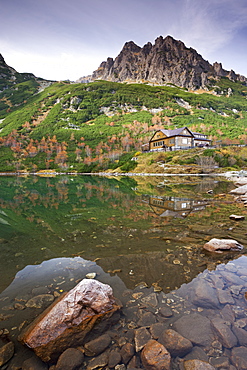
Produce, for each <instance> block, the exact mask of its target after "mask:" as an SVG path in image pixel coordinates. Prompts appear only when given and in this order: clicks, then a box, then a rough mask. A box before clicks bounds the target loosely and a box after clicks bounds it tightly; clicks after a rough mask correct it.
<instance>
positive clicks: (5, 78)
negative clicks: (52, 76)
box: [0, 54, 49, 93]
mask: <svg viewBox="0 0 247 370" xmlns="http://www.w3.org/2000/svg"><path fill="white" fill-rule="evenodd" d="M28 80H36V81H37V82H38V83H40V84H41V85H42V84H44V82H46V80H43V79H42V78H38V77H35V76H34V74H32V73H19V72H17V71H16V70H15V69H14V68H12V67H10V66H9V65H8V64H7V63H6V62H5V60H4V58H3V56H2V55H1V54H0V93H1V92H3V91H4V90H6V89H8V88H13V87H14V85H16V84H18V83H22V82H25V81H28ZM48 82H49V81H48Z"/></svg>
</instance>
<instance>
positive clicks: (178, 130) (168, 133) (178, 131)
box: [160, 127, 193, 137]
mask: <svg viewBox="0 0 247 370" xmlns="http://www.w3.org/2000/svg"><path fill="white" fill-rule="evenodd" d="M185 129H186V130H188V131H189V133H190V134H191V136H193V132H191V131H190V130H189V129H188V127H181V128H176V129H175V130H163V129H161V130H160V131H161V132H163V134H164V135H166V136H167V137H172V136H177V135H180V134H181V133H182V132H183V130H185ZM183 135H184V134H183Z"/></svg>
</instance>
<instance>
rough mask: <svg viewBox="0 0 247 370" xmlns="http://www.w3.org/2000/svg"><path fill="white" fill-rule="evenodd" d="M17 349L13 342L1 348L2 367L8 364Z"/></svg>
mask: <svg viewBox="0 0 247 370" xmlns="http://www.w3.org/2000/svg"><path fill="white" fill-rule="evenodd" d="M14 351H15V347H14V343H13V342H9V343H7V344H5V345H3V346H2V347H1V348H0V366H2V365H4V364H6V362H8V361H9V360H10V359H11V357H12V356H13V355H14Z"/></svg>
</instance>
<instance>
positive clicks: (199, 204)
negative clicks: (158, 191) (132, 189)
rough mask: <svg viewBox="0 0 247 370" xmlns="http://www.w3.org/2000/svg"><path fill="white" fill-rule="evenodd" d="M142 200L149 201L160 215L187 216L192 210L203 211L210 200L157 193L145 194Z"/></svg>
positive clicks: (154, 210)
mask: <svg viewBox="0 0 247 370" xmlns="http://www.w3.org/2000/svg"><path fill="white" fill-rule="evenodd" d="M142 200H143V201H144V202H146V203H148V204H149V205H150V208H151V209H152V210H153V212H154V213H155V214H156V215H158V216H160V217H186V216H188V215H189V214H190V212H198V211H202V210H203V209H205V208H206V206H207V205H208V204H209V200H196V199H189V198H180V197H161V196H155V195H151V196H150V195H146V196H145V195H144V196H143V197H142Z"/></svg>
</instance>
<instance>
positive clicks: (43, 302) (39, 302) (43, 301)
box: [25, 294, 54, 308]
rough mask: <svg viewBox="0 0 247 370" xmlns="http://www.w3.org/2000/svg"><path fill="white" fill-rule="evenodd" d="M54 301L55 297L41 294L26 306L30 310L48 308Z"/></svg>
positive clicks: (30, 300)
mask: <svg viewBox="0 0 247 370" xmlns="http://www.w3.org/2000/svg"><path fill="white" fill-rule="evenodd" d="M53 301H54V296H53V295H52V294H41V295H37V296H35V297H33V298H31V299H29V301H27V303H26V304H25V306H26V307H29V308H42V307H47V305H49V304H50V303H51V302H53Z"/></svg>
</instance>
